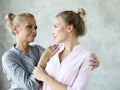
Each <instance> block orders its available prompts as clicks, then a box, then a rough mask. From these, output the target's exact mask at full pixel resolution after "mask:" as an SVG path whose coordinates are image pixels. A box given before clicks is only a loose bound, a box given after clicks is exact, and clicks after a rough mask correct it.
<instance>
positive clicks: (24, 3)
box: [0, 0, 120, 90]
mask: <svg viewBox="0 0 120 90" xmlns="http://www.w3.org/2000/svg"><path fill="white" fill-rule="evenodd" d="M119 5H120V0H0V58H1V56H2V54H3V53H4V52H5V51H6V50H8V49H10V48H11V46H12V45H13V44H14V42H15V40H14V39H13V38H12V36H11V35H10V34H9V32H8V31H7V30H6V29H5V21H4V16H5V15H6V14H8V13H9V12H14V13H19V12H20V13H21V12H31V13H33V14H34V15H35V17H36V20H37V24H38V35H37V38H36V41H35V42H34V43H35V44H40V45H42V46H44V47H47V46H49V45H50V44H53V43H54V41H53V39H52V36H51V32H52V23H53V19H54V16H55V15H56V14H57V13H58V12H59V11H63V10H77V9H78V8H81V7H83V8H84V9H85V10H86V12H87V16H86V25H87V30H88V32H87V34H86V36H84V37H82V38H80V42H82V43H83V44H84V45H85V46H86V47H87V48H88V49H89V50H91V51H93V52H95V53H96V54H97V56H98V58H99V60H100V67H99V68H97V69H96V70H94V71H93V75H92V77H91V79H90V82H89V83H88V87H87V90H120V75H119V71H120V46H119V45H120V6H119ZM8 88H9V82H8V81H7V79H6V76H5V75H4V74H3V72H2V68H1V61H0V90H8Z"/></svg>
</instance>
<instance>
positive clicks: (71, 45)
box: [64, 39, 80, 52]
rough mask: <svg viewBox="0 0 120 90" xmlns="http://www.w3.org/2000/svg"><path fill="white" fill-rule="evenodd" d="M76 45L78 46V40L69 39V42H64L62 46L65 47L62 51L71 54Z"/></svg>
mask: <svg viewBox="0 0 120 90" xmlns="http://www.w3.org/2000/svg"><path fill="white" fill-rule="evenodd" d="M78 44H80V43H79V41H78V39H70V40H68V41H66V42H64V46H65V49H64V50H65V51H68V52H71V51H72V50H73V48H74V47H75V46H76V45H78Z"/></svg>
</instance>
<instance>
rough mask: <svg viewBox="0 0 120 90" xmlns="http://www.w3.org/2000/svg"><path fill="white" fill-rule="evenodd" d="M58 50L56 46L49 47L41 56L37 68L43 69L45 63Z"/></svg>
mask: <svg viewBox="0 0 120 90" xmlns="http://www.w3.org/2000/svg"><path fill="white" fill-rule="evenodd" d="M58 50H59V47H58V45H53V46H49V47H48V48H47V49H46V50H45V51H44V52H43V54H42V56H41V58H40V60H39V62H38V65H37V66H38V67H42V68H43V69H45V67H46V63H47V61H48V60H49V59H50V58H51V57H52V56H53V55H54V54H55V53H56V52H57V51H58Z"/></svg>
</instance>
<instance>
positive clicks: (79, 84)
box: [67, 56, 92, 90]
mask: <svg viewBox="0 0 120 90" xmlns="http://www.w3.org/2000/svg"><path fill="white" fill-rule="evenodd" d="M90 63H91V62H90V56H87V58H86V59H85V60H84V62H83V64H82V65H81V66H80V69H79V72H78V75H77V76H76V78H75V80H74V82H73V85H72V86H67V90H85V89H86V85H87V83H88V80H89V77H90V75H91V72H92V70H91V69H92V66H90Z"/></svg>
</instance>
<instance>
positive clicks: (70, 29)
mask: <svg viewBox="0 0 120 90" xmlns="http://www.w3.org/2000/svg"><path fill="white" fill-rule="evenodd" d="M67 31H68V32H72V31H73V25H72V24H71V25H68V26H67Z"/></svg>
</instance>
